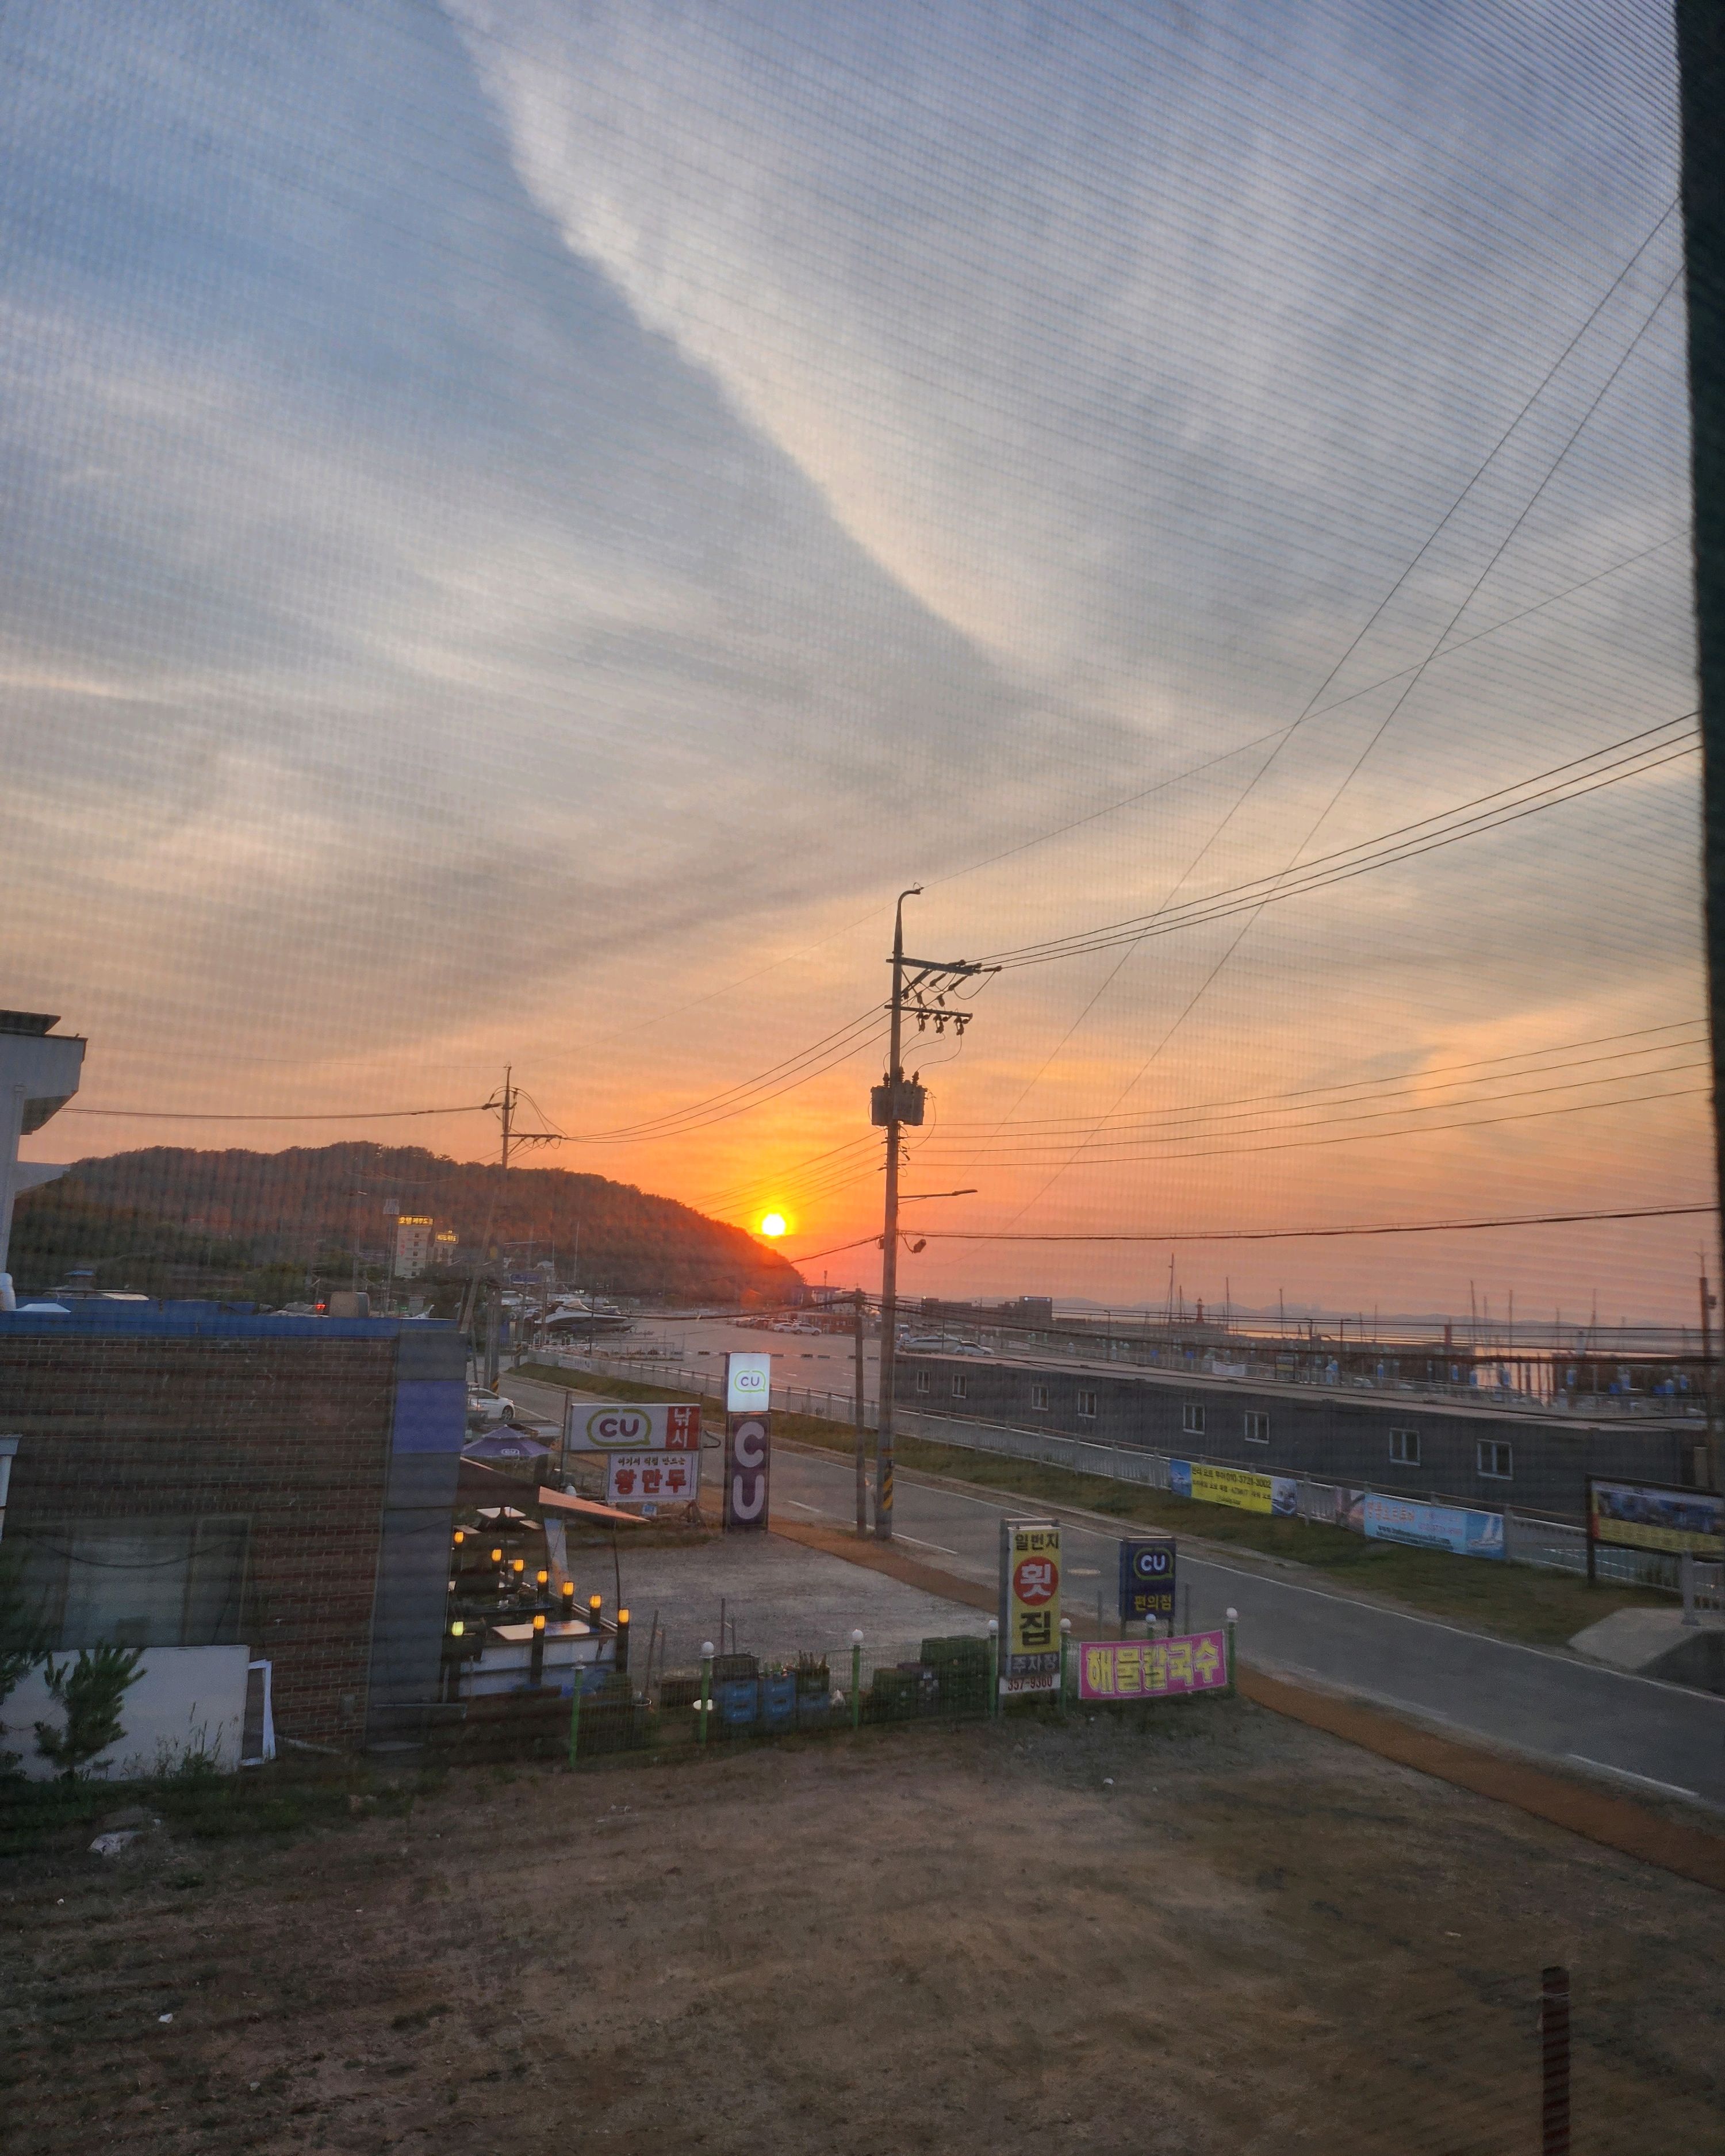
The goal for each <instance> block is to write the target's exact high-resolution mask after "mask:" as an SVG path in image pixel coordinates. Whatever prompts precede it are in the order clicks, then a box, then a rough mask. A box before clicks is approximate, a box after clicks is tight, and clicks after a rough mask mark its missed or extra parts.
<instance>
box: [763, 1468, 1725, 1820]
mask: <svg viewBox="0 0 1725 2156" xmlns="http://www.w3.org/2000/svg"><path fill="white" fill-rule="evenodd" d="M773 1507H774V1510H775V1511H776V1512H782V1513H783V1514H784V1515H786V1516H787V1517H790V1518H792V1519H805V1520H819V1521H823V1522H829V1523H835V1524H850V1523H851V1522H853V1521H854V1518H855V1471H854V1469H853V1467H852V1466H851V1465H850V1463H849V1462H847V1461H845V1460H825V1459H823V1458H821V1457H819V1455H814V1454H809V1453H803V1452H794V1453H793V1452H791V1451H788V1450H785V1449H784V1448H783V1447H780V1448H779V1449H778V1450H777V1451H776V1452H775V1454H774V1456H773ZM1009 1512H1017V1513H1019V1514H1020V1515H1022V1514H1024V1513H1025V1512H1034V1507H1033V1506H1029V1505H1027V1504H1018V1505H1015V1506H1013V1505H1006V1504H1003V1503H1002V1502H1000V1501H999V1500H996V1499H993V1498H987V1497H972V1496H967V1495H963V1494H961V1493H960V1492H958V1491H951V1490H943V1489H936V1488H931V1487H929V1486H927V1485H925V1484H921V1483H916V1482H911V1481H906V1479H905V1478H904V1477H903V1476H899V1478H898V1479H897V1482H896V1494H895V1501H894V1528H895V1533H896V1538H897V1539H898V1540H899V1542H900V1543H902V1545H903V1547H904V1548H905V1550H906V1553H907V1554H909V1555H911V1556H913V1557H916V1558H920V1559H921V1560H922V1561H923V1562H924V1563H930V1564H933V1565H936V1566H938V1567H939V1568H941V1569H942V1570H943V1571H947V1572H951V1573H957V1574H958V1575H960V1576H961V1577H963V1578H966V1579H969V1580H973V1581H976V1582H978V1583H981V1584H987V1585H991V1586H992V1585H993V1582H994V1579H995V1577H996V1568H997V1563H998V1550H999V1524H998V1523H999V1521H1000V1519H1001V1518H1002V1517H1004V1516H1006V1515H1007V1514H1008V1513H1009ZM1117 1550H1118V1542H1117V1537H1116V1536H1115V1535H1113V1534H1111V1533H1106V1532H1091V1531H1089V1530H1087V1529H1085V1528H1081V1527H1075V1526H1073V1525H1071V1524H1070V1522H1069V1523H1068V1525H1067V1527H1066V1529H1065V1537H1064V1541H1063V1554H1064V1556H1065V1606H1066V1608H1067V1609H1068V1611H1069V1613H1070V1611H1072V1610H1073V1609H1075V1608H1080V1609H1082V1608H1089V1609H1094V1608H1095V1605H1096V1594H1097V1592H1098V1590H1100V1592H1101V1597H1102V1606H1103V1609H1104V1610H1105V1612H1109V1613H1111V1611H1112V1609H1113V1607H1114V1604H1115V1597H1116V1592H1117V1589H1116V1582H1117V1576H1118V1572H1117V1568H1118V1555H1117ZM1291 1573H1292V1568H1269V1567H1260V1566H1257V1565H1248V1564H1234V1563H1229V1562H1227V1561H1225V1560H1222V1559H1218V1558H1211V1557H1199V1556H1197V1555H1194V1554H1192V1553H1189V1552H1183V1553H1182V1555H1181V1558H1180V1567H1179V1577H1180V1591H1181V1596H1182V1600H1183V1605H1184V1607H1183V1610H1182V1629H1185V1626H1186V1625H1188V1624H1189V1625H1191V1627H1192V1628H1193V1629H1194V1630H1204V1629H1205V1628H1207V1627H1209V1626H1212V1625H1219V1624H1220V1623H1221V1622H1222V1620H1223V1614H1224V1611H1225V1610H1226V1609H1229V1608H1230V1607H1231V1608H1233V1609H1237V1610H1238V1611H1239V1613H1240V1634H1239V1645H1240V1655H1241V1657H1242V1659H1243V1660H1244V1661H1248V1662H1250V1663H1251V1664H1252V1665H1253V1666H1255V1667H1257V1668H1260V1669H1264V1670H1267V1671H1272V1672H1275V1673H1276V1674H1279V1675H1284V1676H1290V1677H1292V1678H1295V1679H1296V1680H1301V1679H1303V1680H1306V1681H1310V1682H1315V1683H1317V1684H1319V1685H1321V1686H1326V1687H1328V1688H1330V1689H1332V1690H1339V1691H1347V1692H1349V1693H1351V1694H1353V1695H1354V1696H1355V1697H1361V1698H1364V1699H1368V1700H1371V1701H1375V1702H1379V1703H1381V1704H1383V1705H1384V1706H1386V1707H1394V1708H1396V1709H1399V1710H1400V1711H1402V1712H1412V1713H1414V1714H1416V1715H1418V1716H1420V1717H1421V1718H1423V1719H1424V1720H1425V1721H1428V1722H1437V1723H1440V1724H1441V1725H1443V1726H1444V1727H1446V1728H1449V1729H1451V1730H1454V1731H1455V1732H1457V1733H1458V1734H1462V1735H1471V1736H1476V1737H1481V1738H1486V1739H1489V1740H1490V1741H1491V1743H1497V1744H1504V1745H1509V1746H1512V1747H1513V1748H1516V1749H1517V1750H1519V1751H1522V1752H1524V1753H1530V1754H1532V1755H1534V1756H1537V1757H1538V1758H1542V1759H1544V1760H1547V1761H1548V1762H1552V1763H1557V1764H1561V1765H1564V1766H1568V1767H1576V1766H1582V1767H1589V1768H1594V1769H1595V1770H1603V1771H1604V1773H1605V1774H1607V1775H1608V1776H1615V1777H1617V1778H1619V1779H1624V1780H1625V1784H1626V1786H1629V1787H1634V1786H1637V1785H1639V1786H1640V1787H1642V1788H1644V1789H1645V1787H1646V1786H1647V1785H1648V1784H1654V1785H1656V1787H1657V1788H1660V1789H1664V1790H1666V1791H1667V1792H1668V1793H1672V1794H1682V1795H1686V1796H1691V1797H1700V1798H1702V1799H1705V1800H1706V1801H1707V1802H1708V1803H1711V1804H1721V1805H1725V1699H1719V1698H1715V1697H1712V1696H1711V1695H1710V1694H1707V1693H1705V1692H1696V1691H1686V1690H1684V1689H1683V1688H1682V1687H1681V1686H1676V1685H1666V1684H1656V1683H1654V1682H1651V1681H1650V1680H1648V1679H1646V1678H1644V1677H1634V1676H1621V1675H1620V1674H1619V1673H1618V1672H1617V1671H1613V1670H1607V1669H1602V1668H1599V1667H1598V1666H1595V1665H1594V1664H1592V1663H1589V1662H1584V1661H1581V1660H1580V1659H1579V1657H1575V1656H1572V1655H1563V1654H1560V1653H1554V1652H1552V1651H1550V1650H1547V1649H1544V1648H1538V1647H1525V1646H1519V1645H1516V1644H1515V1643H1513V1642H1512V1641H1509V1640H1493V1639H1490V1638H1487V1637H1486V1636H1485V1635H1483V1634H1481V1633H1477V1632H1471V1631H1466V1630H1462V1629H1461V1627H1459V1626H1456V1625H1445V1624H1443V1623H1441V1622H1440V1621H1439V1620H1436V1619H1434V1618H1428V1617H1416V1616H1410V1615H1405V1614H1403V1613H1401V1612H1400V1611H1399V1610H1394V1609H1386V1608H1385V1607H1384V1605H1383V1604H1381V1603H1376V1602H1366V1601H1362V1600H1359V1599H1356V1598H1354V1597H1353V1596H1348V1595H1341V1594H1334V1593H1332V1592H1331V1591H1330V1590H1328V1589H1326V1588H1323V1587H1318V1586H1313V1585H1310V1584H1307V1583H1306V1582H1305V1581H1303V1580H1301V1579H1298V1578H1294V1577H1292V1576H1291Z"/></svg>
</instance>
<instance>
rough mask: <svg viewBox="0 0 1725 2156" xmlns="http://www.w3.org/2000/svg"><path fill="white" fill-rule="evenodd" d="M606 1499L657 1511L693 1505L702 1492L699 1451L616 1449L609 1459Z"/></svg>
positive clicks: (606, 1465)
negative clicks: (661, 1508)
mask: <svg viewBox="0 0 1725 2156" xmlns="http://www.w3.org/2000/svg"><path fill="white" fill-rule="evenodd" d="M700 1492H701V1455H700V1454H699V1453H698V1452H614V1453H613V1454H612V1455H611V1456H610V1457H609V1459H608V1460H607V1461H606V1462H605V1500H606V1502H607V1503H608V1504H612V1505H639V1506H641V1507H643V1509H644V1510H645V1511H647V1512H656V1511H657V1510H658V1508H659V1507H660V1506H661V1505H691V1504H693V1503H694V1501H695V1500H696V1497H697V1496H699V1495H700Z"/></svg>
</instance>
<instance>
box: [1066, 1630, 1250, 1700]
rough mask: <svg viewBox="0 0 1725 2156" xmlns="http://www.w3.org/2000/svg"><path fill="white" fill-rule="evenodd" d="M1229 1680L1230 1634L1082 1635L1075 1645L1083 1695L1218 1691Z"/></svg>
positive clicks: (1115, 1697) (1140, 1696) (1151, 1696)
mask: <svg viewBox="0 0 1725 2156" xmlns="http://www.w3.org/2000/svg"><path fill="white" fill-rule="evenodd" d="M1227 1682H1228V1635H1227V1634H1226V1633H1225V1632H1194V1633H1192V1634H1190V1635H1189V1636H1187V1637H1186V1638H1183V1639H1179V1640H1086V1641H1085V1643H1084V1645H1082V1646H1081V1648H1080V1649H1079V1650H1078V1697H1080V1698H1081V1699H1096V1700H1121V1699H1172V1698H1174V1697H1178V1696H1179V1695H1180V1694H1182V1693H1184V1692H1194V1691H1222V1690H1223V1689H1224V1687H1225V1686H1226V1685H1227Z"/></svg>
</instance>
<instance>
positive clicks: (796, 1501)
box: [785, 1497, 820, 1512]
mask: <svg viewBox="0 0 1725 2156" xmlns="http://www.w3.org/2000/svg"><path fill="white" fill-rule="evenodd" d="M785 1501H786V1503H787V1504H791V1505H794V1506H795V1507H796V1508H797V1510H798V1512H819V1510H820V1507H819V1505H805V1504H804V1503H803V1500H802V1499H801V1498H800V1497H788V1498H787V1499H786V1500H785Z"/></svg>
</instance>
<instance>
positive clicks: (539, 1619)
mask: <svg viewBox="0 0 1725 2156" xmlns="http://www.w3.org/2000/svg"><path fill="white" fill-rule="evenodd" d="M533 1630H535V1631H536V1632H542V1631H543V1630H545V1612H544V1611H543V1610H541V1611H540V1612H539V1614H537V1616H536V1617H535V1618H534V1620H533Z"/></svg>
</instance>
